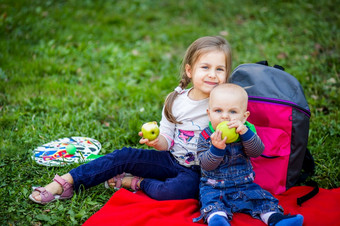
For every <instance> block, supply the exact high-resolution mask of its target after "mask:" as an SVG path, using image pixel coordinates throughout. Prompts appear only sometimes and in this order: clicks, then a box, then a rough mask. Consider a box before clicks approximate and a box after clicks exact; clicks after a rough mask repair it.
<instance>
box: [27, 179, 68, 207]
mask: <svg viewBox="0 0 340 226" xmlns="http://www.w3.org/2000/svg"><path fill="white" fill-rule="evenodd" d="M53 180H54V181H55V182H57V183H58V184H60V185H61V187H62V188H63V192H62V193H61V194H60V195H53V194H52V193H51V192H49V191H47V190H46V189H45V188H44V187H36V188H34V191H38V192H39V193H40V196H41V201H38V200H36V199H35V198H34V197H33V196H32V194H31V195H30V196H29V199H30V200H32V201H33V202H35V203H39V204H42V205H45V204H47V203H50V202H53V201H55V200H58V199H60V200H62V199H70V198H72V196H73V185H72V184H70V183H69V182H67V181H66V180H65V179H63V178H62V177H60V176H59V175H58V174H56V175H55V177H54V178H53Z"/></svg>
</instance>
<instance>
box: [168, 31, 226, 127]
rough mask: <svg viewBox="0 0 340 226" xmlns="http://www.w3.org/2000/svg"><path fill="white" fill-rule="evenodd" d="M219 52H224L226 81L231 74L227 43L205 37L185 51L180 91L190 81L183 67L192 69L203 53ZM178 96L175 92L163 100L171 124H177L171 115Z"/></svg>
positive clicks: (220, 38) (212, 37) (219, 39)
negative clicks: (187, 66) (186, 66)
mask: <svg viewBox="0 0 340 226" xmlns="http://www.w3.org/2000/svg"><path fill="white" fill-rule="evenodd" d="M214 50H219V51H222V52H224V54H225V59H226V76H227V77H226V81H227V80H228V78H229V75H230V72H231V49H230V45H229V43H228V42H227V41H226V40H225V39H224V38H222V37H220V36H206V37H201V38H199V39H197V40H196V41H194V42H193V43H192V44H191V45H190V46H189V47H188V49H187V51H186V53H185V55H184V58H183V61H182V65H181V71H180V76H181V81H180V82H179V85H178V86H179V87H181V88H182V89H185V88H186V87H187V86H188V85H189V84H190V82H191V79H190V78H189V77H188V76H187V74H186V72H185V65H187V64H188V65H190V66H191V67H192V68H193V67H194V64H195V62H196V61H197V59H198V58H199V57H200V56H201V55H202V54H204V53H207V52H210V51H214ZM177 95H178V92H177V91H173V92H171V93H170V94H169V95H168V96H167V98H166V100H165V104H164V105H165V106H164V114H165V116H166V118H167V119H168V121H169V122H172V123H179V124H181V122H178V121H177V120H176V118H175V117H174V115H173V114H172V105H173V103H174V100H175V99H176V97H177Z"/></svg>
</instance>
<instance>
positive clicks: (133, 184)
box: [104, 173, 142, 191]
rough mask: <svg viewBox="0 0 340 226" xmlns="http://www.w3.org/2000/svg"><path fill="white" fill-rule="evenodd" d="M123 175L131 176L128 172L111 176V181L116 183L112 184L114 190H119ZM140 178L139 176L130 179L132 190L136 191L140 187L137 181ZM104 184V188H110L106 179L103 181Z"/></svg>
mask: <svg viewBox="0 0 340 226" xmlns="http://www.w3.org/2000/svg"><path fill="white" fill-rule="evenodd" d="M124 177H132V175H131V174H129V173H122V174H120V175H117V176H115V177H113V178H112V179H113V181H114V182H115V183H116V184H115V186H114V189H115V190H119V189H120V188H121V187H122V186H123V178H124ZM141 179H142V178H141V177H133V178H132V180H131V186H130V188H131V189H132V190H134V191H138V190H139V189H140V188H139V187H138V182H139V181H140V180H141ZM104 186H105V188H111V187H110V185H109V182H108V181H105V183H104Z"/></svg>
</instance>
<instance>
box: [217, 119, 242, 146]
mask: <svg viewBox="0 0 340 226" xmlns="http://www.w3.org/2000/svg"><path fill="white" fill-rule="evenodd" d="M228 123H229V121H223V122H221V123H219V124H218V125H217V127H216V130H219V131H221V132H222V139H224V138H225V137H227V140H226V143H227V144H229V143H233V142H235V141H236V140H237V139H238V137H239V135H238V133H236V128H231V129H229V126H228Z"/></svg>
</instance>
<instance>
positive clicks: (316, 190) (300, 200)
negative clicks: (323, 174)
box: [296, 180, 319, 206]
mask: <svg viewBox="0 0 340 226" xmlns="http://www.w3.org/2000/svg"><path fill="white" fill-rule="evenodd" d="M306 185H308V186H312V187H314V189H313V190H312V191H311V192H308V193H307V194H305V195H304V196H301V197H300V198H297V200H296V202H297V204H298V205H299V206H301V205H302V203H304V202H306V201H307V200H309V199H311V198H313V197H314V196H315V195H316V194H318V193H319V186H318V183H316V182H315V181H313V180H311V181H308V182H307V183H306Z"/></svg>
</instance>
